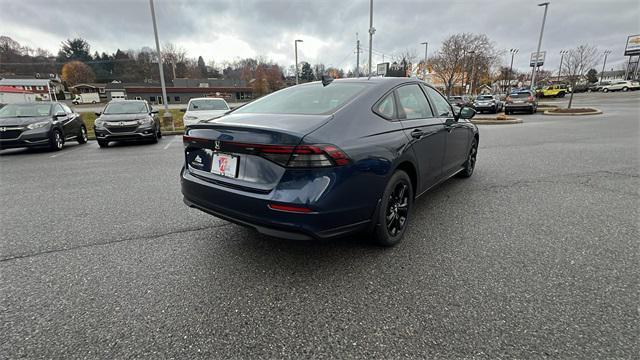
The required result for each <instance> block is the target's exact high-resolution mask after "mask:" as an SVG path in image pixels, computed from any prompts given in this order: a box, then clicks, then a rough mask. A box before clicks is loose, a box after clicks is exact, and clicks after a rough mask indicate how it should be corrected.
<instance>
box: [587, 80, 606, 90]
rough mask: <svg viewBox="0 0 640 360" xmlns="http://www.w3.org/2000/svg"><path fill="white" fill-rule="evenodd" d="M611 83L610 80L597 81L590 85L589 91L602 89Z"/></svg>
mask: <svg viewBox="0 0 640 360" xmlns="http://www.w3.org/2000/svg"><path fill="white" fill-rule="evenodd" d="M609 84H611V82H610V81H603V82H601V83H600V82H597V83H593V84H591V85H589V88H587V91H588V92H594V91H602V87H603V86H606V85H609Z"/></svg>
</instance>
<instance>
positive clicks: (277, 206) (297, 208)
mask: <svg viewBox="0 0 640 360" xmlns="http://www.w3.org/2000/svg"><path fill="white" fill-rule="evenodd" d="M267 206H268V207H269V209H271V210H277V211H284V212H292V213H300V214H308V213H311V212H313V210H311V209H309V208H306V207H302V206H295V205H281V204H269V205H267Z"/></svg>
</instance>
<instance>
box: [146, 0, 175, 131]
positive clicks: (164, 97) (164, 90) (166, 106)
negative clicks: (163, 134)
mask: <svg viewBox="0 0 640 360" xmlns="http://www.w3.org/2000/svg"><path fill="white" fill-rule="evenodd" d="M149 6H150V7H151V20H152V21H153V35H154V36H155V38H156V51H157V52H158V67H159V68H160V87H162V104H164V116H163V117H165V116H166V117H168V116H167V114H170V113H169V104H167V87H166V85H165V83H164V69H163V66H162V54H161V53H160V42H159V41H158V26H157V25H156V11H155V9H154V8H153V0H149ZM171 129H172V130H174V131H175V130H176V125H175V124H174V123H173V117H171Z"/></svg>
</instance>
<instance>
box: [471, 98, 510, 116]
mask: <svg viewBox="0 0 640 360" xmlns="http://www.w3.org/2000/svg"><path fill="white" fill-rule="evenodd" d="M503 106H504V105H503V103H502V101H501V100H500V98H499V97H498V96H497V95H478V97H476V100H475V101H474V102H473V108H474V109H476V111H478V112H479V113H483V112H485V111H490V112H492V113H494V114H495V113H498V112H500V111H502V108H503Z"/></svg>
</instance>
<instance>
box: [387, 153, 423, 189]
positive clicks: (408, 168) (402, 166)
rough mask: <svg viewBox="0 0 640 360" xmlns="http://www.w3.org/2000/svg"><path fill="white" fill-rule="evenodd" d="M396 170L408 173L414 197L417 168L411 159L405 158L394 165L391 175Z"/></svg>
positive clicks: (416, 187)
mask: <svg viewBox="0 0 640 360" xmlns="http://www.w3.org/2000/svg"><path fill="white" fill-rule="evenodd" d="M398 170H402V171H404V172H405V173H407V175H409V179H411V186H412V187H413V197H414V198H415V197H416V195H417V193H418V170H417V168H416V166H415V164H414V163H413V162H412V161H410V160H406V159H405V160H403V161H401V162H400V163H399V164H398V166H396V168H395V169H394V171H393V173H391V175H393V174H394V173H395V172H396V171H398Z"/></svg>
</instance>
